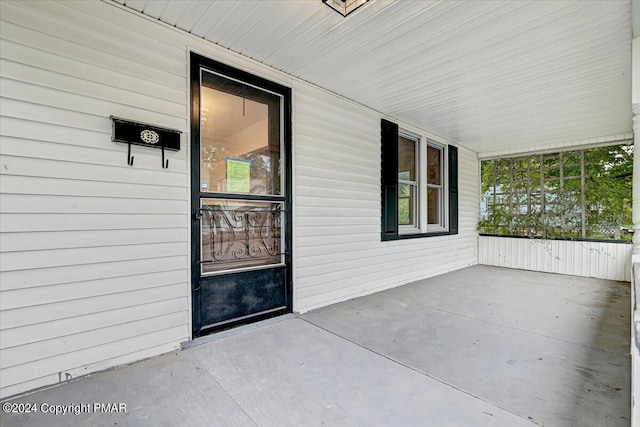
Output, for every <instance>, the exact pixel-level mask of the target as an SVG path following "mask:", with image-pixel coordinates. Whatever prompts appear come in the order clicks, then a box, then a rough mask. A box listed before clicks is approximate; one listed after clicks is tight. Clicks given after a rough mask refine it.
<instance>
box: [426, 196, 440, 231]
mask: <svg viewBox="0 0 640 427" xmlns="http://www.w3.org/2000/svg"><path fill="white" fill-rule="evenodd" d="M427 221H428V223H429V224H440V189H439V188H428V189H427Z"/></svg>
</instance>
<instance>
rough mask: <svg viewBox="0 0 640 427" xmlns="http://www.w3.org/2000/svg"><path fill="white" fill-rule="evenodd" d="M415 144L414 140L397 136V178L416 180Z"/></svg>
mask: <svg viewBox="0 0 640 427" xmlns="http://www.w3.org/2000/svg"><path fill="white" fill-rule="evenodd" d="M416 146H417V144H416V141H415V140H412V139H408V138H405V137H403V136H400V137H399V138H398V179H401V180H403V181H415V180H416Z"/></svg>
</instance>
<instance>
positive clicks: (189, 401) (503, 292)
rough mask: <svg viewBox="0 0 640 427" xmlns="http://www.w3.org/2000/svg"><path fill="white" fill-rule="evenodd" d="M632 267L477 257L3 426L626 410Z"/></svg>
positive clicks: (126, 376) (221, 339)
mask: <svg viewBox="0 0 640 427" xmlns="http://www.w3.org/2000/svg"><path fill="white" fill-rule="evenodd" d="M629 312H630V289H629V284H628V283H622V282H611V281H605V280H598V279H585V278H580V277H573V276H562V275H555V274H547V273H535V272H528V271H518V270H509V269H502V268H496V267H487V266H475V267H471V268H466V269H463V270H459V271H455V272H452V273H449V274H445V275H442V276H438V277H434V278H431V279H427V280H422V281H419V282H416V283H413V284H410V285H406V286H402V287H399V288H396V289H392V290H389V291H385V292H381V293H378V294H375V295H371V296H367V297H363V298H358V299H355V300H351V301H347V302H344V303H340V304H336V305H333V306H329V307H326V308H323V309H320V310H316V311H313V312H310V313H307V314H305V315H302V316H299V317H294V316H288V317H284V318H280V319H277V320H271V321H267V322H263V323H262V324H258V325H253V326H250V327H245V328H240V329H238V330H234V331H228V332H224V333H221V334H218V335H216V336H213V337H212V338H210V341H209V342H206V343H204V344H202V345H197V346H193V347H191V348H188V349H186V350H183V351H177V352H173V353H169V354H165V355H163V356H159V357H155V358H152V359H149V360H146V361H142V362H139V363H135V364H133V365H130V366H126V367H122V368H119V369H116V370H112V371H108V372H103V373H100V374H96V375H93V376H90V377H86V378H82V379H78V380H75V381H72V382H70V383H68V384H65V385H62V386H59V387H55V388H51V389H48V390H44V391H40V392H37V393H34V394H31V395H27V396H24V397H22V398H20V399H17V400H14V401H13V402H29V403H36V404H38V405H40V404H42V403H47V404H50V405H56V404H60V405H68V404H86V403H91V404H93V402H98V403H125V404H126V413H81V414H80V415H73V414H66V415H51V414H43V413H41V412H38V413H35V414H21V415H15V414H5V413H2V414H1V415H0V421H1V424H2V426H3V427H9V426H41V425H47V426H62V425H105V426H107V425H109V426H115V425H117V426H147V425H154V426H156V425H166V426H178V425H184V426H205V425H206V426H256V425H257V426H298V425H312V426H320V425H328V426H386V425H389V426H394V427H395V426H509V427H511V426H528V425H543V426H628V425H629V424H630V389H631V384H630V381H631V380H630V377H631V367H630V358H629V356H628V353H629V336H630V329H629V322H630V320H629Z"/></svg>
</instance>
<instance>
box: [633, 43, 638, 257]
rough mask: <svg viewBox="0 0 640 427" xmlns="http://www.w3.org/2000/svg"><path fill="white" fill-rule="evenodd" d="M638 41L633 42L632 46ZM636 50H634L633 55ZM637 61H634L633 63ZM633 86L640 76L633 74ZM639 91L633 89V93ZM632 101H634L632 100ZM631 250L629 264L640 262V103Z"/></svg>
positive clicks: (635, 127) (635, 109) (635, 115)
mask: <svg viewBox="0 0 640 427" xmlns="http://www.w3.org/2000/svg"><path fill="white" fill-rule="evenodd" d="M639 43H640V40H634V46H635V45H637V44H639ZM636 50H637V49H634V53H635V51H636ZM635 61H637V59H636V60H634V62H635ZM634 71H636V70H634ZM633 75H634V77H633V81H634V86H635V83H636V81H637V80H640V76H637V75H636V73H635V72H634V73H633ZM636 90H640V89H634V92H635V91H636ZM634 101H636V100H635V99H634ZM633 146H634V150H633V181H632V182H633V205H632V209H633V214H632V215H633V216H632V219H633V231H634V232H633V250H632V252H631V262H632V264H633V263H635V262H640V103H637V104H636V103H635V102H634V104H633Z"/></svg>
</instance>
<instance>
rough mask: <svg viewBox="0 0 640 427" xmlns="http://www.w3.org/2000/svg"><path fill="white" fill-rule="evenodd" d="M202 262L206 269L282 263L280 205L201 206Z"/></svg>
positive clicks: (213, 269) (214, 269)
mask: <svg viewBox="0 0 640 427" xmlns="http://www.w3.org/2000/svg"><path fill="white" fill-rule="evenodd" d="M202 214H203V217H202V227H203V228H202V244H203V246H202V258H203V260H202V263H203V264H206V266H204V270H205V271H218V270H223V269H224V270H228V269H235V268H244V267H253V266H259V265H268V264H277V263H281V262H282V260H281V256H282V255H283V253H282V243H281V242H282V239H281V229H282V215H283V210H282V205H281V204H279V203H268V204H266V203H265V204H264V205H263V206H255V205H254V206H239V207H237V208H228V207H223V206H221V205H213V206H203V209H202Z"/></svg>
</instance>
